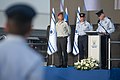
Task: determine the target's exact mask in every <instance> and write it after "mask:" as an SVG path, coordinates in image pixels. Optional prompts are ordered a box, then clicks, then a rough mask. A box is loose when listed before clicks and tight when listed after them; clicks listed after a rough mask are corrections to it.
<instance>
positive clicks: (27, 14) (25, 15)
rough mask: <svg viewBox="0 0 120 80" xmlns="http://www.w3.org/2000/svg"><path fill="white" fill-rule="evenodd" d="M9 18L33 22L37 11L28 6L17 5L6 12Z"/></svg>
mask: <svg viewBox="0 0 120 80" xmlns="http://www.w3.org/2000/svg"><path fill="white" fill-rule="evenodd" d="M5 13H6V15H7V17H8V18H11V19H12V18H14V19H15V18H18V19H19V20H20V21H31V20H32V18H33V17H34V16H35V15H36V12H35V10H34V9H33V8H32V7H30V6H29V5H26V4H15V5H12V6H10V7H8V8H7V9H6V11H5Z"/></svg>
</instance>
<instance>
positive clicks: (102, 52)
mask: <svg viewBox="0 0 120 80" xmlns="http://www.w3.org/2000/svg"><path fill="white" fill-rule="evenodd" d="M86 33H87V35H88V57H92V58H93V59H95V60H97V61H99V63H100V67H101V68H103V69H106V68H107V54H108V52H107V47H108V41H107V40H108V38H107V36H106V35H101V34H99V33H98V32H96V31H87V32H86Z"/></svg>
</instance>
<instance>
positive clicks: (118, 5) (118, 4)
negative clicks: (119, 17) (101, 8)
mask: <svg viewBox="0 0 120 80" xmlns="http://www.w3.org/2000/svg"><path fill="white" fill-rule="evenodd" d="M115 9H120V0H115Z"/></svg>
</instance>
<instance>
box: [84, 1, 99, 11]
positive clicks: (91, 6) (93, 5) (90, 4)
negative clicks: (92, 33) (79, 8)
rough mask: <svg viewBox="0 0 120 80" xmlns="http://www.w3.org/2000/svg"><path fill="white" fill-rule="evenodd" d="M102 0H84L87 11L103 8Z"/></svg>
mask: <svg viewBox="0 0 120 80" xmlns="http://www.w3.org/2000/svg"><path fill="white" fill-rule="evenodd" d="M100 1H101V0H84V5H85V9H86V11H94V10H100V9H101V2H100Z"/></svg>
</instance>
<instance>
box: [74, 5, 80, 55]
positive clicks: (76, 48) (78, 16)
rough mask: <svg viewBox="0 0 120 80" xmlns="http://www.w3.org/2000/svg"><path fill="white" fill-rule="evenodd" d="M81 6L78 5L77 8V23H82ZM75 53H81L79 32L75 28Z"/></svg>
mask: <svg viewBox="0 0 120 80" xmlns="http://www.w3.org/2000/svg"><path fill="white" fill-rule="evenodd" d="M79 14H80V7H78V10H77V20H76V25H77V24H78V23H80V15H79ZM73 54H74V55H77V54H79V48H78V32H77V30H76V29H75V36H74V45H73Z"/></svg>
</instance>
